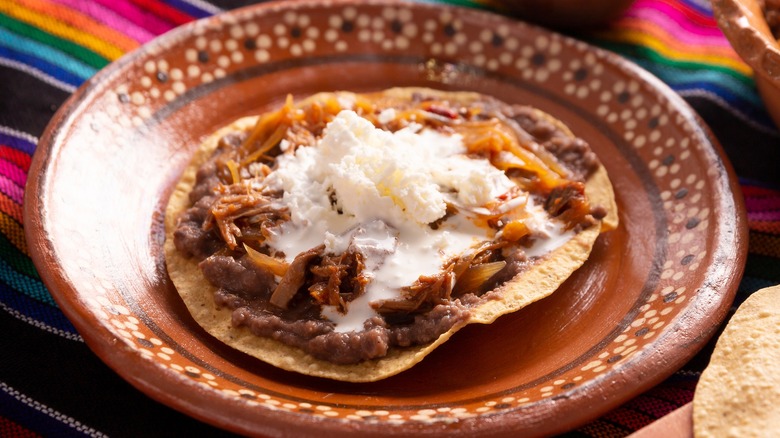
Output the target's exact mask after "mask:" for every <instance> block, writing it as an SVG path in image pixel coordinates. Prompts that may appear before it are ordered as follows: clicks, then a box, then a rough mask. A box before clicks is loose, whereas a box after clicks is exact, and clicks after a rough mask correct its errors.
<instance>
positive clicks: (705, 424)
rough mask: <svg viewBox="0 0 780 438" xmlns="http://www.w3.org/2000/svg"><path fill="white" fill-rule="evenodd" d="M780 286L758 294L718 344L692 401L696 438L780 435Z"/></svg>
mask: <svg viewBox="0 0 780 438" xmlns="http://www.w3.org/2000/svg"><path fill="white" fill-rule="evenodd" d="M778 401H780V286H774V287H770V288H765V289H761V290H759V291H758V292H755V293H753V295H751V296H750V297H749V298H748V299H747V300H746V301H745V302H744V303H742V305H741V306H740V307H739V308H738V309H737V312H736V313H735V314H734V316H732V317H731V319H730V320H729V322H728V324H727V325H726V328H725V330H724V331H723V334H721V336H720V338H718V341H717V343H716V345H715V351H714V352H713V353H712V357H711V359H710V363H709V365H708V366H707V368H706V369H705V370H704V372H703V373H702V375H701V378H700V380H699V383H698V385H697V386H696V391H695V392H694V396H693V430H694V436H696V437H702V438H704V437H725V436H729V437H743V436H744V437H748V436H749V437H775V436H777V434H778V433H779V432H780V404H778Z"/></svg>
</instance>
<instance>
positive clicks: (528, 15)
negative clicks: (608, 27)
mask: <svg viewBox="0 0 780 438" xmlns="http://www.w3.org/2000/svg"><path fill="white" fill-rule="evenodd" d="M632 2H633V0H592V1H584V0H494V1H493V2H492V4H494V5H496V6H497V7H499V8H501V9H503V10H505V11H508V12H510V13H512V14H514V15H515V16H517V17H518V18H522V19H524V20H527V21H531V22H534V23H539V24H542V25H544V26H548V27H552V28H561V29H581V28H589V27H597V26H599V25H602V24H604V23H607V22H608V21H610V20H612V19H614V18H616V17H618V16H619V15H620V13H622V12H623V11H624V10H626V8H628V6H629V5H631V3H632Z"/></svg>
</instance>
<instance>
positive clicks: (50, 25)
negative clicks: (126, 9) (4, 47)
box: [0, 0, 138, 60]
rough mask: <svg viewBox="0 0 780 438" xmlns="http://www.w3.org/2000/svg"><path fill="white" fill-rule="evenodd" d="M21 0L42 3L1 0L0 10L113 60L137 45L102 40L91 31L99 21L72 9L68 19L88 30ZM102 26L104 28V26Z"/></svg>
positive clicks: (33, 0)
mask: <svg viewBox="0 0 780 438" xmlns="http://www.w3.org/2000/svg"><path fill="white" fill-rule="evenodd" d="M22 2H25V3H38V4H43V3H44V2H43V1H41V0H10V1H9V0H2V1H0V12H2V13H4V14H6V15H8V16H10V17H12V18H15V19H17V20H19V21H23V22H25V23H27V24H30V25H32V26H35V27H38V28H40V29H41V30H43V31H45V32H48V33H50V34H52V35H56V36H58V37H61V38H64V39H67V40H70V41H72V42H74V43H76V44H78V45H80V46H84V47H85V48H87V49H90V50H92V51H93V52H95V53H97V54H99V55H101V56H103V57H105V58H108V59H110V60H115V59H117V58H119V57H120V56H122V55H123V54H124V53H125V52H127V50H129V49H132V48H134V47H137V46H138V44H137V43H135V46H133V47H129V46H128V48H127V49H124V48H120V47H118V46H116V45H114V44H112V43H108V42H106V41H104V40H103V39H101V36H102V35H101V36H97V35H95V34H93V33H91V32H94V29H95V27H96V25H100V23H98V22H96V21H94V20H92V19H90V18H87V17H85V16H83V15H81V14H79V13H78V12H75V11H72V10H71V9H67V11H70V12H69V13H68V14H72V15H69V17H70V20H71V21H73V22H76V23H80V24H76V25H77V26H79V27H86V28H89V30H88V31H85V30H81V29H77V28H76V27H73V26H74V25H73V24H70V23H67V22H63V21H61V20H60V19H56V18H55V17H54V16H53V15H49V13H48V11H47V12H46V13H45V14H43V13H40V12H38V11H36V10H33V9H31V8H28V7H26V5H23V4H22ZM36 6H39V5H36ZM47 7H48V6H47ZM61 12H62V11H61ZM76 15H78V16H79V17H80V18H77V19H75V20H74V19H73V17H74V16H76ZM103 27H104V28H105V26H103ZM105 29H108V28H105ZM98 33H101V31H98Z"/></svg>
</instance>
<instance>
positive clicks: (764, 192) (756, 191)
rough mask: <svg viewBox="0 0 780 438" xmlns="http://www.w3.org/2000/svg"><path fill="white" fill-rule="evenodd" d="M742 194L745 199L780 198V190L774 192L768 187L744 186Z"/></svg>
mask: <svg viewBox="0 0 780 438" xmlns="http://www.w3.org/2000/svg"><path fill="white" fill-rule="evenodd" d="M741 187H742V194H743V195H745V197H765V196H780V190H772V189H768V188H766V187H758V186H749V185H746V184H742V185H741Z"/></svg>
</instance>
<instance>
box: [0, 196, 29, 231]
mask: <svg viewBox="0 0 780 438" xmlns="http://www.w3.org/2000/svg"><path fill="white" fill-rule="evenodd" d="M0 211H2V212H3V213H6V214H8V215H9V216H11V217H12V218H14V219H16V220H17V221H18V222H19V223H20V224H21V223H22V221H23V220H24V219H23V213H22V206H21V205H19V204H17V203H16V202H14V200H13V199H11V198H9V197H8V196H5V194H4V193H0Z"/></svg>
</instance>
